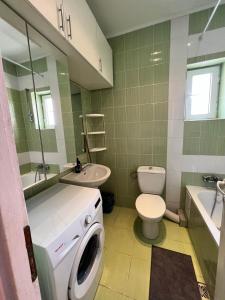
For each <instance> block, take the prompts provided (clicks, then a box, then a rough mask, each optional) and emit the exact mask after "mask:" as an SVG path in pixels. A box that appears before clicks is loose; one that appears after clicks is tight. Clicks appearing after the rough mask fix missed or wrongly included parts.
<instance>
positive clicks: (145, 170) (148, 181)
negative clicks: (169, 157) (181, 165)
mask: <svg viewBox="0 0 225 300" xmlns="http://www.w3.org/2000/svg"><path fill="white" fill-rule="evenodd" d="M137 177H138V185H139V188H140V190H141V192H142V193H145V194H155V195H161V194H162V192H163V189H164V185H165V179H166V171H165V169H164V168H160V167H152V166H141V167H139V168H138V169H137Z"/></svg>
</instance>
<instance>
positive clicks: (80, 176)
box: [60, 164, 111, 188]
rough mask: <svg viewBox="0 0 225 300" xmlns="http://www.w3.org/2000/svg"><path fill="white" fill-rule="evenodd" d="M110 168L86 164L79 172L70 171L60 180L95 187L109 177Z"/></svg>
mask: <svg viewBox="0 0 225 300" xmlns="http://www.w3.org/2000/svg"><path fill="white" fill-rule="evenodd" d="M110 174H111V170H110V169H109V168H108V167H106V166H103V165H99V164H88V165H87V166H86V167H85V168H84V169H83V170H82V171H81V172H80V173H74V172H71V173H69V174H67V175H65V176H63V177H62V178H61V179H60V181H61V182H64V183H69V184H75V185H81V186H86V187H91V188H97V187H99V186H100V185H102V184H103V183H104V182H106V180H107V179H108V178H109V176H110Z"/></svg>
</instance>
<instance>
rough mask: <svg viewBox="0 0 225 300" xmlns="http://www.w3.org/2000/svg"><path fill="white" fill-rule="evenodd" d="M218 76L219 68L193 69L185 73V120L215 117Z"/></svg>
mask: <svg viewBox="0 0 225 300" xmlns="http://www.w3.org/2000/svg"><path fill="white" fill-rule="evenodd" d="M219 75H220V67H219V66H213V67H207V68H201V69H194V70H189V71H188V72H187V89H186V119H187V120H199V119H213V118H216V117H217V99H218V90H219Z"/></svg>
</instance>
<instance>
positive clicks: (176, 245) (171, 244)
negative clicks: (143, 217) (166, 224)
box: [156, 239, 184, 253]
mask: <svg viewBox="0 0 225 300" xmlns="http://www.w3.org/2000/svg"><path fill="white" fill-rule="evenodd" d="M156 246H158V247H161V248H165V249H168V250H172V251H176V252H180V253H184V245H183V243H181V242H178V241H174V240H169V239H165V240H163V241H162V242H160V243H159V244H157V245H156Z"/></svg>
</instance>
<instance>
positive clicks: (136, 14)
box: [87, 0, 225, 37]
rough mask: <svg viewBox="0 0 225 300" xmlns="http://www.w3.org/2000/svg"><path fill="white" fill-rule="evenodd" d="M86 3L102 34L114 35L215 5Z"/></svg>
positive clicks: (204, 1) (197, 0) (189, 1)
mask: <svg viewBox="0 0 225 300" xmlns="http://www.w3.org/2000/svg"><path fill="white" fill-rule="evenodd" d="M222 2H225V1H222ZM87 3H88V4H89V6H90V8H91V9H92V11H93V13H94V15H95V17H96V19H97V21H98V23H99V25H100V27H101V28H102V30H103V32H104V33H105V35H106V36H107V37H113V36H117V35H120V34H123V33H126V32H129V31H133V30H135V29H139V28H143V27H146V26H148V25H152V24H156V23H159V22H162V21H165V20H169V19H172V18H175V17H178V16H183V15H186V14H189V13H191V12H194V11H198V10H201V9H204V8H208V7H211V6H214V5H215V4H216V3H217V0H87Z"/></svg>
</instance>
